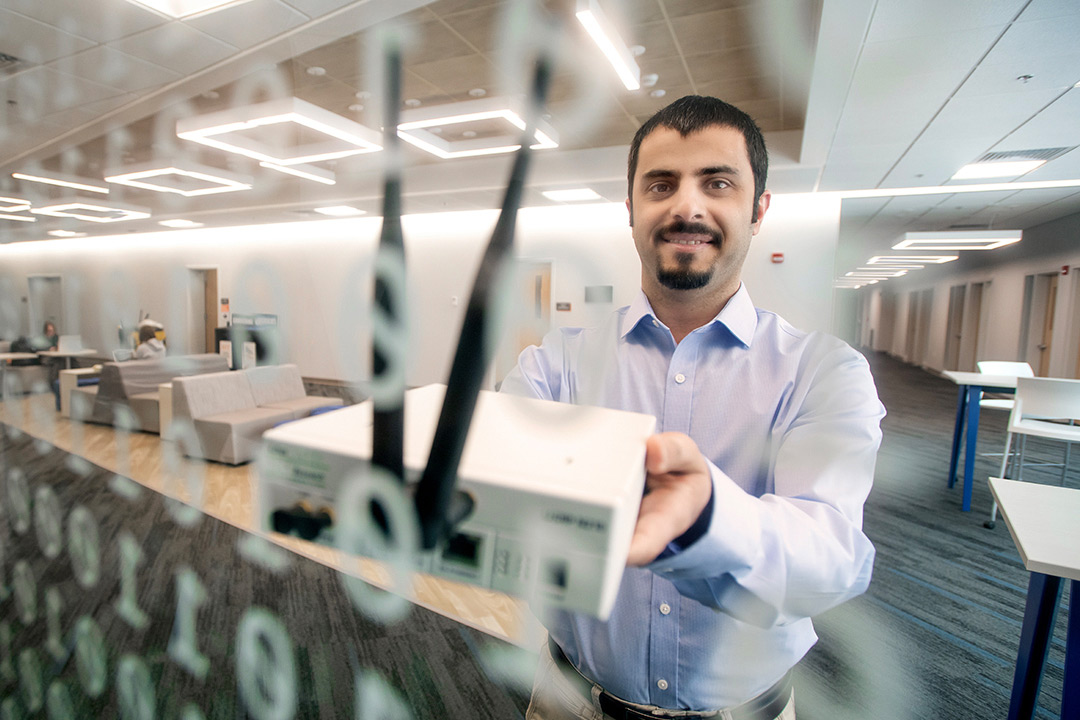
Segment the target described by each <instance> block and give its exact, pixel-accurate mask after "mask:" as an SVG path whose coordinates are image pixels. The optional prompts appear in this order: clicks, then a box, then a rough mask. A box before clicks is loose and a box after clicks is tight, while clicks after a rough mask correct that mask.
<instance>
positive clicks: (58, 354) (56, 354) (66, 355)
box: [38, 349, 97, 370]
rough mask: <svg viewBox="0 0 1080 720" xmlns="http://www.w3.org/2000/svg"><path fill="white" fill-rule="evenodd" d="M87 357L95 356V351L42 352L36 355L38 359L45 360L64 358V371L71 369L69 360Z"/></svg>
mask: <svg viewBox="0 0 1080 720" xmlns="http://www.w3.org/2000/svg"><path fill="white" fill-rule="evenodd" d="M88 355H97V350H90V349H84V350H75V351H73V352H60V351H59V350H42V351H40V352H39V353H38V357H47V358H64V369H65V370H70V369H71V358H76V357H86V356H88Z"/></svg>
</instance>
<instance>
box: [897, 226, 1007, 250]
mask: <svg viewBox="0 0 1080 720" xmlns="http://www.w3.org/2000/svg"><path fill="white" fill-rule="evenodd" d="M1022 237H1023V232H1022V231H1020V230H969V231H958V232H909V233H904V239H903V240H901V241H900V242H898V243H897V244H895V245H893V246H892V249H893V250H908V249H915V250H995V249H997V248H999V247H1002V246H1004V245H1012V244H1013V243H1018V242H1020V239H1021V238H1022Z"/></svg>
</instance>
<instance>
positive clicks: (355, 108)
mask: <svg viewBox="0 0 1080 720" xmlns="http://www.w3.org/2000/svg"><path fill="white" fill-rule="evenodd" d="M363 109H364V106H363V105H361V104H360V103H353V104H352V105H350V106H349V110H352V111H353V112H362V111H363Z"/></svg>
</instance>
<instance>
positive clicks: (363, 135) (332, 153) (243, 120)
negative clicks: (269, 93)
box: [176, 97, 382, 166]
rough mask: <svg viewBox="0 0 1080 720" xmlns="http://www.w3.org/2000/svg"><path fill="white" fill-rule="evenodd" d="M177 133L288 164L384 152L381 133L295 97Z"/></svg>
mask: <svg viewBox="0 0 1080 720" xmlns="http://www.w3.org/2000/svg"><path fill="white" fill-rule="evenodd" d="M176 135H177V136H178V137H181V138H183V139H185V140H192V141H194V142H197V143H201V144H203V145H208V146H209V147H212V148H217V149H218V150H224V151H226V152H232V153H237V154H239V155H244V156H245V157H249V158H252V159H254V160H258V161H260V162H265V163H271V164H273V165H286V166H288V165H299V164H302V163H311V162H319V161H321V160H333V159H335V158H342V157H348V156H349V155H359V154H360V153H369V152H376V151H378V150H382V134H381V133H379V132H377V131H375V130H372V129H371V128H368V127H364V126H363V125H361V124H360V123H358V122H354V121H352V120H349V119H348V118H344V117H342V116H340V115H337V114H335V113H332V112H330V111H329V110H324V109H323V108H321V107H319V106H318V105H312V104H311V103H309V102H307V101H305V100H301V99H300V98H295V97H290V98H281V99H279V100H270V101H269V102H264V103H257V104H255V105H246V106H241V107H235V108H228V109H226V110H219V111H217V112H212V113H208V114H206V115H198V116H196V117H189V118H182V119H180V120H178V121H177V123H176Z"/></svg>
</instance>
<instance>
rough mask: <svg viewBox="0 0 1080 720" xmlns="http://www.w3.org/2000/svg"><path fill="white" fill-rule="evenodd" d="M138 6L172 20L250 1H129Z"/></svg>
mask: <svg viewBox="0 0 1080 720" xmlns="http://www.w3.org/2000/svg"><path fill="white" fill-rule="evenodd" d="M128 1H129V2H133V3H135V4H136V5H142V6H143V7H148V8H150V9H151V10H157V11H158V12H159V13H162V14H163V15H168V16H169V17H172V18H190V17H194V16H195V15H203V14H206V13H212V12H214V11H216V10H222V9H224V8H226V7H229V6H231V5H239V4H241V3H245V2H247V1H248V0H128Z"/></svg>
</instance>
